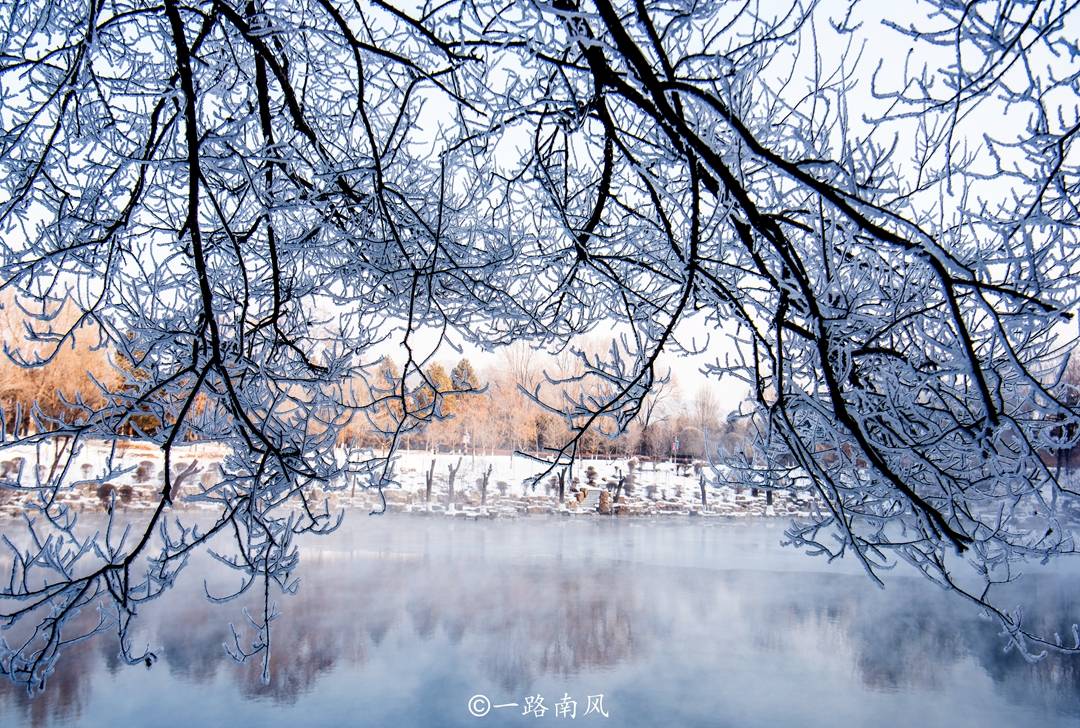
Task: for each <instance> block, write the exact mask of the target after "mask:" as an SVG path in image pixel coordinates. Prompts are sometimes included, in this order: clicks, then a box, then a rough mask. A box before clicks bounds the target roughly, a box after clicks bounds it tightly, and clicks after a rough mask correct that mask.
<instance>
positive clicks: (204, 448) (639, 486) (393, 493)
mask: <svg viewBox="0 0 1080 728" xmlns="http://www.w3.org/2000/svg"><path fill="white" fill-rule="evenodd" d="M226 454H227V452H226V448H225V447H223V446H220V445H215V444H197V445H188V446H183V447H178V448H176V449H175V450H174V453H173V479H174V482H178V483H179V488H178V489H177V490H178V495H177V496H176V497H175V498H174V504H175V506H176V507H178V508H184V507H198V506H199V505H200V502H199V501H198V500H196V499H194V498H193V496H195V495H197V494H198V493H200V492H201V491H202V490H203V488H205V487H207V486H210V485H212V484H213V483H214V482H216V479H217V477H218V474H219V465H220V463H221V461H222V460H223V458H224V457H225V455H226ZM60 455H61V456H62V457H60V458H59V459H58V458H57V452H56V450H55V448H54V447H53V446H52V445H49V446H46V447H40V448H32V447H22V448H9V449H7V450H4V451H2V452H0V480H2V482H3V483H4V484H5V485H6V486H7V487H0V513H6V514H7V515H11V516H18V515H19V514H20V513H21V511H22V505H23V503H24V502H25V501H26V500H28V499H36V498H38V497H39V491H38V490H36V489H35V486H36V485H38V484H39V483H41V482H45V481H47V480H48V479H49V477H50V476H55V474H56V473H57V472H60V470H61V469H63V468H65V467H66V470H64V471H63V476H62V482H63V483H64V487H63V488H62V489H61V491H60V493H59V496H58V499H59V500H60V501H62V502H64V503H65V504H67V505H69V506H71V507H73V508H75V509H78V510H102V509H104V508H105V507H106V506H107V504H108V503H110V502H112V501H113V500H114V499H115V503H116V504H117V505H119V506H120V507H123V508H130V509H139V508H150V507H154V506H156V504H157V498H158V494H159V493H160V489H161V483H162V480H163V465H164V463H163V459H162V454H161V451H160V450H159V449H158V448H156V447H154V446H153V445H151V444H149V443H138V442H134V443H132V442H126V443H122V444H120V445H118V446H117V447H115V449H114V448H113V447H112V446H111V445H110V444H108V443H103V442H99V443H91V444H88V445H85V446H83V448H82V449H81V450H80V452H78V453H77V454H76V456H75V457H74V458H72V459H71V462H70V463H69V462H68V461H67V457H66V453H64V452H61V453H60ZM338 456H339V459H340V461H341V462H342V463H344V462H345V460H346V458H347V453H345V452H344V451H341V452H339V453H338ZM20 459H21V460H20ZM54 463H55V464H56V465H55V468H57V470H56V471H54ZM432 465H434V468H432ZM109 467H111V469H108V468H109ZM545 468H546V466H545V465H544V464H542V463H538V462H537V461H535V460H532V459H530V458H528V457H525V456H522V455H483V454H476V453H470V452H454V453H437V454H436V453H431V452H427V451H405V452H401V453H399V454H398V455H397V456H396V458H395V461H394V470H393V473H394V479H395V483H394V484H393V485H391V486H388V487H385V488H384V489H383V491H382V493H381V494H380V493H379V491H378V490H376V489H373V488H364V487H363V483H362V482H360V481H359V480H357V481H356V482H351V481H350V479H349V478H344V479H342V480H340V481H339V482H335V483H331V484H328V485H327V486H326V487H324V488H318V489H316V490H317V491H321V493H320V494H321V495H323V496H325V498H326V499H327V500H328V501H329V505H330V507H331V508H332V509H338V508H357V509H364V510H381V509H382V508H383V504H384V500H385V508H386V509H387V510H390V511H402V512H407V513H418V514H425V515H427V514H433V513H443V514H450V515H455V516H462V517H470V516H472V517H510V516H517V515H534V514H554V513H565V514H569V515H585V514H615V515H665V514H681V515H688V514H693V515H705V516H773V515H775V516H785V517H790V516H797V515H800V514H801V515H806V512H807V511H808V510H809V509H810V508H811V506H812V504H810V503H808V502H806V501H802V500H795V499H794V498H792V497H791V496H790V495H789V494H788V493H786V492H776V493H774V494H773V496H772V499H771V500H772V502H771V503H769V502H768V500H769V498H768V496H767V495H766V493H765V492H764V491H758V492H753V491H751V490H750V489H749V488H734V487H730V486H727V485H724V486H719V487H718V486H716V485H714V484H712V483H713V481H715V480H716V478H715V473H714V472H713V471H712V470H711V468H710V467H709V466H708V465H707V464H703V463H698V464H696V465H685V464H684V465H676V464H675V463H673V462H648V461H639V460H637V459H636V458H635V459H633V460H631V461H628V460H590V459H583V460H579V461H578V462H576V463H575V465H574V468H573V471H572V473H570V474H568V476H567V477H566V482H565V489H564V495H563V499H562V501H561V502H560V500H559V497H558V493H559V486H558V477H557V475H556V474H555V473H554V472H552V473H549V474H547V475H546V476H545V477H543V478H540V479H539V481H537V480H536V476H537V475H539V474H541V473H543V472H544V470H545ZM452 469H453V471H454V473H453V486H454V489H453V490H454V492H453V499H452V501H451V499H450V480H451V470H452ZM489 469H490V476H489V477H488V483H487V492H486V497H484V496H483V494H482V484H483V479H484V476H485V474H487V473H488V472H489ZM429 473H430V474H431V475H432V484H431V495H430V499H428V498H427V479H428V475H429ZM702 475H704V480H705V482H706V484H705V494H704V503H703V502H702V490H701V480H702ZM620 482H621V487H620ZM16 483H17V484H18V489H12V487H11V486H12V485H14V484H16ZM113 491H115V494H114V493H113Z"/></svg>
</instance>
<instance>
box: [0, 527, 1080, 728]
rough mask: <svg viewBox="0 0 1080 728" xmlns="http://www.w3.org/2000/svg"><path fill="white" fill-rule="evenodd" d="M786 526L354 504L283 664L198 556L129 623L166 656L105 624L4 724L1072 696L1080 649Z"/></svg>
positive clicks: (899, 718)
mask: <svg viewBox="0 0 1080 728" xmlns="http://www.w3.org/2000/svg"><path fill="white" fill-rule="evenodd" d="M777 540H778V532H777V531H776V530H769V529H767V528H766V526H764V525H758V526H754V527H750V528H746V527H742V528H725V527H721V526H701V525H697V524H694V523H692V522H687V523H684V524H681V525H670V524H669V525H653V526H646V525H642V524H635V525H633V526H630V525H625V524H617V523H613V524H595V523H564V522H559V521H551V522H535V521H532V522H518V523H509V524H507V523H489V524H471V523H470V524H467V523H448V522H445V521H442V520H432V521H427V520H419V519H411V520H410V519H407V518H398V519H371V520H367V519H353V525H352V526H351V528H350V529H349V530H346V531H342V532H339V533H338V534H335V535H334V536H332V537H330V538H328V539H322V540H319V541H315V542H312V543H309V544H308V547H309V550H308V551H307V552H305V564H304V571H303V578H304V582H303V584H302V586H301V590H300V593H299V594H298V595H296V596H293V597H286V598H284V599H283V600H280V601H281V604H282V610H283V616H282V617H281V618H280V619H279V620H277V621H275V622H274V624H273V634H274V642H273V650H272V653H271V671H272V680H271V683H270V684H269V685H264V684H263V683H262V682H261V680H260V669H261V666H260V665H258V664H245V665H238V664H237V663H235V662H234V661H233V660H232V659H231V658H230V657H229V656H228V655H227V654H226V653H225V651H224V649H223V647H222V645H223V643H225V642H226V641H228V640H229V639H231V637H230V634H231V633H230V630H229V626H228V622H229V621H233V622H235V623H237V625H238V626H239V625H240V623H241V622H242V619H243V617H242V612H241V609H242V607H243V606H244V605H243V603H240V602H233V603H229V604H226V605H210V604H208V603H207V602H206V601H205V600H204V599H203V598H202V597H201V592H202V589H203V585H202V583H200V582H198V581H196V579H197V578H198V577H199V575H200V574H199V572H201V574H202V575H204V576H205V578H206V580H207V586H208V588H210V589H211V590H212V591H214V590H219V591H224V589H225V587H226V586H227V585H228V584H230V583H231V581H230V579H232V578H233V577H232V576H231V575H229V574H227V573H225V572H223V571H221V570H219V569H216V568H215V567H213V566H211V565H210V564H209V563H202V564H193V565H192V567H191V569H190V571H189V572H188V573H187V575H186V579H184V580H183V581H182V583H181V584H180V585H179V586H178V587H177V589H176V590H175V592H174V593H173V594H172V595H170V597H169V598H167V599H164V600H159V601H158V602H156V603H153V604H151V605H149V607H148V608H147V609H146V610H145V612H144V614H143V615H142V617H141V620H142V621H141V622H140V625H139V628H138V631H137V633H136V635H135V638H134V639H135V640H136V642H138V641H140V640H142V641H146V642H149V643H150V644H151V645H152V646H154V647H155V649H156V650H157V651H158V653H159V655H160V657H161V660H160V662H159V663H158V664H157V665H155V666H154V667H153V668H152V669H150V670H147V669H145V668H141V667H130V666H127V665H123V664H121V663H120V662H119V660H118V659H117V657H116V649H115V644H113V643H112V642H110V641H109V639H108V638H102V639H98V640H96V641H90V642H87V643H84V644H81V645H77V646H75V647H73V648H71V649H70V650H69V651H68V653H67V654H66V656H65V659H64V660H62V661H61V664H60V667H59V669H58V671H57V673H56V674H55V675H53V676H52V677H51V678H50V683H49V687H48V689H47V690H46V692H45V694H44V695H42V696H40V697H38V698H34V699H29V698H27V697H26V696H25V695H24V694H23V693H22V692H21V691H19V690H18V689H17V688H15V687H13V686H11V685H10V684H7V683H2V684H0V725H23V724H26V725H32V726H53V725H106V724H111V723H113V722H115V721H119V720H120V719H122V718H123V716H124V715H128V714H129V712H131V711H134V712H135V714H138V711H140V710H143V709H149V710H151V711H154V714H155V715H156V716H157V717H156V718H155V721H154V722H155V723H157V724H159V725H185V724H189V723H191V722H192V721H193V720H194V721H197V720H198V719H199V716H200V715H203V714H204V713H208V714H211V715H214V714H216V715H218V716H219V717H220V716H221V715H228V716H229V717H230V722H232V723H233V724H235V725H245V724H251V725H254V724H260V725H285V724H290V723H291V724H297V721H298V720H299V721H300V723H310V722H316V723H318V722H320V721H325V722H326V723H327V724H330V723H331V722H333V721H332V716H333V715H334V714H335V713H340V714H341V715H342V716H343V717H345V718H348V719H349V722H350V724H354V725H356V724H371V725H376V724H380V723H381V722H383V721H385V720H388V719H392V720H394V721H395V722H398V723H400V724H402V725H410V724H411V725H418V724H432V723H438V724H446V725H458V724H462V725H465V724H468V725H474V724H475V723H473V722H470V721H474V720H475V719H472V718H471V717H470V716H468V714H467V713H466V712H465V710H464V704H465V700H466V698H467V697H468V696H469V695H470V694H472V693H474V692H485V693H487V694H490V695H492V697H493V698H497V699H505V700H508V701H512V700H520V698H521V697H522V696H524V695H526V694H531V693H534V692H537V691H539V690H546V691H548V693H549V694H551V695H554V694H555V693H556V692H558V694H559V695H558V696H555V697H551V698H550V700H549V702H554V700H557V699H558V697H561V694H562V692H563V691H569V692H571V693H573V692H574V691H575V690H577V691H578V692H579V695H580V696H581V697H584V695H585V693H586V691H599V690H603V691H606V692H607V693H608V695H609V698H608V700H609V704H610V705H611V706H612V708H613V709H614V710H615V711H617V712H616V714H615V715H613V718H612V721H611V723H609V724H610V725H650V724H655V723H657V722H669V721H673V722H675V723H678V724H682V725H695V724H698V725H717V724H731V725H747V724H755V725H775V724H777V723H780V722H782V721H784V720H786V719H789V718H790V717H792V716H797V717H799V718H800V720H801V722H802V723H803V724H807V725H826V724H829V723H830V722H832V720H833V718H834V717H835V715H836V714H837V711H839V712H840V713H841V714H849V715H854V716H855V720H856V722H859V721H858V716H859V715H861V714H863V713H864V712H865V713H866V714H870V713H871V711H880V710H881V708H882V706H887V705H891V706H894V708H895V707H897V706H899V708H901V709H900V710H899V711H896V710H894V712H891V713H889V712H885V713H882V712H876V714H875V715H876V717H875V718H874V722H875V723H876V724H878V725H887V724H896V725H906V724H909V723H910V722H911V721H910V720H905V719H904V716H905V713H904V712H903V710H904V709H906V708H908V707H910V709H911V711H912V712H911V713H909V714H908V717H911V716H912V715H914V712H915V711H918V714H919V715H920V716H921V721H922V723H925V724H934V716H935V715H941V716H946V715H951V716H952V721H951V722H952V724H953V725H964V724H972V725H994V724H995V722H997V723H998V724H1001V725H1009V724H1013V723H1015V720H1014V719H1013V718H1015V716H1016V715H1023V716H1025V719H1026V720H1031V721H1034V720H1036V719H1037V720H1041V721H1043V722H1045V723H1048V724H1054V723H1060V724H1062V725H1065V724H1068V723H1069V722H1071V721H1072V720H1074V719H1075V718H1077V717H1080V664H1078V662H1077V661H1076V660H1069V659H1061V658H1057V657H1051V658H1049V659H1047V660H1044V661H1043V662H1040V663H1037V664H1035V665H1028V664H1027V663H1025V662H1023V660H1022V659H1020V657H1019V656H1017V655H1016V654H1005V653H1004V652H1003V651H1002V644H1003V643H1002V641H1001V640H1000V639H998V638H997V637H996V636H995V632H994V629H993V625H991V624H989V623H988V622H985V621H982V620H980V619H978V618H977V617H976V616H975V615H974V614H972V613H971V612H969V611H966V610H965V609H964V606H963V605H962V604H960V603H958V602H957V601H956V600H955V599H952V598H949V597H948V596H947V595H945V594H943V593H941V592H939V591H937V590H935V589H933V588H931V587H930V586H928V585H925V584H923V583H922V582H920V581H917V580H914V579H903V578H899V579H894V580H892V581H891V582H890V584H889V586H888V588H886V589H885V590H876V589H873V588H872V587H870V585H869V584H868V583H867V582H866V581H865V579H863V578H862V577H861V576H859V575H857V574H848V573H837V572H836V571H834V570H830V571H820V570H816V569H815V570H807V569H806V568H803V567H804V566H805V559H804V558H803V557H801V556H799V555H797V554H789V553H787V552H784V551H781V550H780V549H779V547H775V546H774V544H775V543H776V542H777ZM197 570H198V571H197ZM1074 583H1075V581H1074V580H1073V579H1070V578H1068V577H1066V576H1064V575H1058V576H1053V575H1046V576H1042V577H1040V578H1038V579H1036V580H1034V581H1031V582H1029V587H1030V588H1031V590H1032V591H1031V597H1032V598H1033V599H1035V600H1037V601H1038V603H1039V604H1040V605H1041V606H1042V608H1043V609H1042V612H1041V614H1042V615H1043V616H1044V618H1045V619H1046V624H1045V626H1047V627H1051V626H1052V625H1053V624H1057V623H1059V621H1063V620H1064V619H1065V617H1067V616H1068V615H1069V614H1073V615H1075V614H1077V612H1078V609H1077V606H1078V604H1077V596H1076V594H1075V590H1074V589H1073V588H1072V586H1073V584H1074ZM1040 626H1043V625H1040ZM162 695H167V696H168V702H169V703H170V705H173V706H175V707H174V708H173V709H172V710H170V711H168V712H162V711H161V710H160V708H159V705H160V701H158V702H155V696H157V697H160V696H162ZM811 695H812V696H813V698H809V697H801V696H811ZM935 711H936V712H935ZM380 716H381V717H380ZM830 716H833V717H830ZM616 719H618V720H616ZM966 721H970V723H968V722H966ZM493 724H494V723H493Z"/></svg>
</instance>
